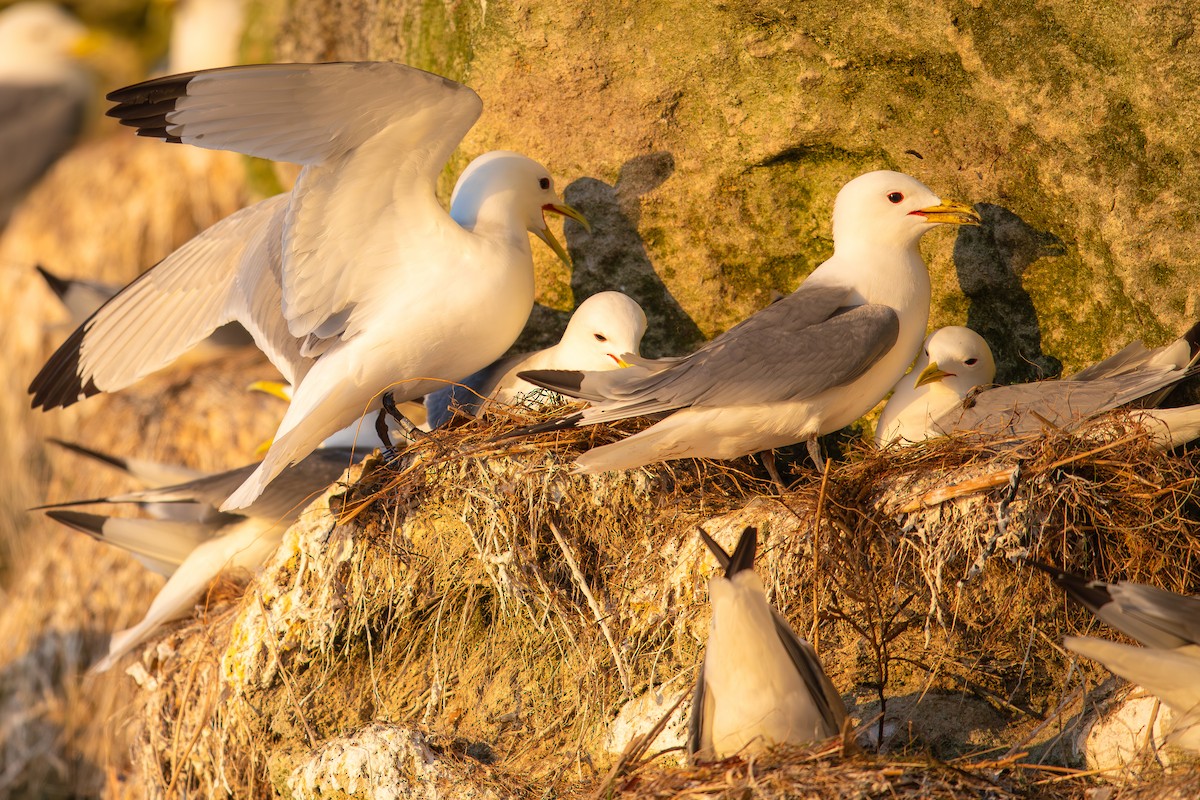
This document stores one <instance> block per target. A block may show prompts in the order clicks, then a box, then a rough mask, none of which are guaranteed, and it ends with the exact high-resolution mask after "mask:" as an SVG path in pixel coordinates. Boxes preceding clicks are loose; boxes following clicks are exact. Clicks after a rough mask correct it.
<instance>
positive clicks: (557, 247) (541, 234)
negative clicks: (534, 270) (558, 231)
mask: <svg viewBox="0 0 1200 800" xmlns="http://www.w3.org/2000/svg"><path fill="white" fill-rule="evenodd" d="M547 211H549V212H550V213H552V214H560V215H562V216H564V217H570V218H571V219H573V220H575V221H576V222H578V223H579V224H580V225H582V226H583V229H584V230H585V231H587V232H588V233H591V232H592V226H591V224H589V223H588V221H587V219H585V218H584V216H583V214H580V213H579V212H578V211H577V210H576V209H574V208H572V207H571V206H569V205H567V204H566V203H546V205H544V206H542V221H543V222H545V221H546V212H547ZM534 233H535V234H537V237H538V238H539V239H541V240H542V241H543V242H545V243H546V246H547V247H549V248H550V249H551V250H553V251H554V255H556V256H558V257H559V258H560V259H561V260H562V262H563V263H564V264H566V265H567V266H568V267H569V266H571V257H570V256H568V255H567V251H566V249H564V248H563V246H562V245H561V244H559V241H558V239H556V238H554V234H553V233H551V232H550V229H549V228H543V229H542V230H540V231H534Z"/></svg>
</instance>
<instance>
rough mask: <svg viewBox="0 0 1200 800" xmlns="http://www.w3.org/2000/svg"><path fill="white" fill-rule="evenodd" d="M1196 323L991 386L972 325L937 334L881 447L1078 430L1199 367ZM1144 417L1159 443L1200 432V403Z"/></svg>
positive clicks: (898, 402)
mask: <svg viewBox="0 0 1200 800" xmlns="http://www.w3.org/2000/svg"><path fill="white" fill-rule="evenodd" d="M1195 330H1196V329H1193V330H1192V331H1189V332H1188V334H1186V335H1185V336H1184V337H1181V338H1179V339H1177V340H1175V341H1174V342H1172V343H1171V344H1169V345H1167V346H1165V347H1161V348H1156V349H1155V350H1147V349H1146V348H1145V347H1143V346H1142V345H1141V343H1140V342H1135V343H1134V344H1132V345H1130V346H1129V347H1126V348H1125V349H1124V350H1122V351H1121V352H1119V353H1117V354H1116V355H1114V356H1111V357H1110V358H1108V359H1105V360H1104V361H1101V362H1100V363H1098V364H1095V365H1093V366H1091V367H1088V368H1087V369H1086V370H1083V371H1082V372H1081V373H1079V374H1078V375H1075V376H1074V377H1072V378H1070V379H1067V380H1045V381H1035V382H1033V383H1019V384H1015V385H1013V386H996V387H990V388H989V385H990V384H991V382H992V379H993V378H994V377H995V362H994V361H993V359H992V351H991V349H990V348H989V347H988V344H987V342H986V341H984V340H983V337H981V336H980V335H979V334H977V333H975V332H974V331H971V330H969V329H967V328H959V327H949V328H941V329H940V330H937V331H934V332H933V333H932V334H930V336H929V338H928V339H927V340H926V342H925V349H924V350H923V351H922V353H921V355H920V356H919V357H918V358H917V363H916V364H915V365H914V366H913V370H912V372H910V373H909V374H908V375H906V376H904V377H903V378H901V379H900V381H899V383H897V384H896V390H895V393H894V394H893V395H892V397H891V399H890V400H889V401H888V404H887V406H885V407H884V410H883V414H882V415H881V416H880V419H879V426H878V428H877V429H876V435H875V442H876V444H879V445H880V446H883V445H886V444H889V443H891V442H894V441H907V442H918V441H923V440H925V439H929V438H932V437H936V436H943V435H948V434H953V433H964V432H977V433H983V434H985V435H988V436H1006V435H1007V436H1022V435H1028V434H1034V433H1038V432H1041V431H1042V430H1044V429H1045V428H1046V427H1047V426H1051V427H1054V428H1061V429H1070V428H1072V427H1074V426H1077V425H1078V424H1080V423H1081V422H1083V421H1085V420H1088V419H1092V418H1094V417H1096V416H1098V415H1100V414H1103V413H1105V412H1107V411H1111V410H1112V409H1114V408H1118V407H1120V406H1123V405H1127V404H1129V403H1133V402H1135V401H1140V402H1142V403H1145V402H1147V401H1148V400H1150V399H1152V397H1151V396H1153V395H1155V394H1156V393H1159V392H1160V391H1162V390H1164V389H1169V388H1170V387H1171V386H1172V385H1174V384H1175V383H1176V382H1177V381H1179V380H1181V379H1183V378H1185V377H1187V376H1188V375H1189V374H1191V371H1192V366H1193V365H1192V358H1193V339H1194V332H1195ZM1136 418H1137V419H1138V420H1139V421H1140V422H1141V423H1142V424H1144V425H1145V426H1146V427H1147V428H1149V430H1150V434H1151V436H1152V437H1153V438H1154V442H1155V444H1156V446H1158V447H1160V448H1163V449H1170V448H1171V447H1175V446H1177V445H1180V444H1183V443H1184V442H1188V441H1191V440H1192V439H1194V438H1196V437H1197V436H1200V407H1198V406H1185V407H1182V408H1156V409H1140V410H1138V411H1137V412H1136Z"/></svg>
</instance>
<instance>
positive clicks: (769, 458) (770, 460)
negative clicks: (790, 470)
mask: <svg viewBox="0 0 1200 800" xmlns="http://www.w3.org/2000/svg"><path fill="white" fill-rule="evenodd" d="M758 458H759V460H761V461H762V465H763V466H764V467H766V468H767V474H768V475H770V476H771V480H772V481H774V482H775V486H776V488H778V489H779V493H780V494H783V493H784V492H786V491H787V484H785V483H784V482H783V478H782V477H780V475H779V467H778V466H777V465H776V464H775V451H774V450H763V451H762V452H760V453H759V454H758Z"/></svg>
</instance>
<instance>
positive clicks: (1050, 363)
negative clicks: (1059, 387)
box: [954, 203, 1066, 384]
mask: <svg viewBox="0 0 1200 800" xmlns="http://www.w3.org/2000/svg"><path fill="white" fill-rule="evenodd" d="M975 210H976V211H978V212H979V215H980V216H981V217H982V218H983V224H982V225H981V226H979V227H971V228H963V229H961V230H960V231H959V232H958V238H957V239H956V240H955V242H954V265H955V269H956V270H957V271H958V284H959V286H960V287H961V288H962V292H963V294H965V295H966V296H967V298H968V300H970V308H969V310H968V311H967V327H968V328H970V329H971V330H973V331H975V332H976V333H978V334H979V335H981V336H982V337H983V338H984V339H986V340H987V342H988V344H989V345H990V346H991V348H992V353H993V355H995V357H996V382H997V383H999V384H1008V383H1019V382H1024V381H1032V380H1040V379H1042V378H1051V377H1055V376H1057V375H1059V374H1060V373H1061V372H1062V362H1061V361H1059V360H1058V359H1057V358H1055V357H1054V356H1050V355H1046V354H1045V353H1043V352H1042V333H1041V329H1040V327H1039V326H1038V318H1037V310H1036V309H1035V308H1034V306H1033V300H1031V299H1030V297H1029V293H1028V292H1027V291H1025V287H1023V286H1022V285H1021V276H1022V275H1023V274H1024V273H1025V271H1026V270H1027V269H1029V267H1030V265H1032V264H1033V263H1034V262H1036V261H1038V260H1039V259H1042V258H1048V257H1053V256H1061V255H1065V253H1066V246H1065V245H1064V244H1063V242H1062V240H1061V239H1059V238H1058V237H1057V236H1055V235H1054V234H1052V233H1049V232H1048V231H1040V230H1038V229H1037V228H1034V227H1033V226H1032V225H1030V224H1028V223H1027V222H1025V221H1024V220H1023V219H1021V218H1020V217H1019V216H1017V215H1016V214H1014V213H1013V212H1011V211H1009V210H1008V209H1006V208H1003V207H1001V206H997V205H992V204H990V203H979V204H978V205H976V206H975Z"/></svg>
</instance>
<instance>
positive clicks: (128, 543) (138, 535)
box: [35, 447, 354, 671]
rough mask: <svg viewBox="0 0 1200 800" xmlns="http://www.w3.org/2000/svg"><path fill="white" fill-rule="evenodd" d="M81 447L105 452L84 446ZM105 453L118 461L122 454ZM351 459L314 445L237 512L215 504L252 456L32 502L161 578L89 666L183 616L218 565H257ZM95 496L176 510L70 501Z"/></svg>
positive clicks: (102, 665) (103, 665)
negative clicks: (135, 514) (134, 512)
mask: <svg viewBox="0 0 1200 800" xmlns="http://www.w3.org/2000/svg"><path fill="white" fill-rule="evenodd" d="M73 449H74V447H73ZM80 449H82V448H80ZM84 454H85V455H93V457H101V458H111V457H106V456H104V455H103V454H94V453H92V452H91V451H86V450H84ZM111 460H112V461H115V462H117V463H118V464H119V463H120V461H121V460H120V459H111ZM353 461H354V457H353V455H352V454H351V453H350V451H348V450H343V449H337V448H331V449H324V450H316V451H314V452H313V453H312V454H311V455H309V456H308V457H307V458H305V459H303V460H302V461H300V462H299V463H297V464H295V465H294V466H292V467H290V468H288V469H287V470H285V471H284V472H283V473H282V474H281V475H280V476H279V478H278V480H275V481H273V482H272V483H271V485H270V486H268V487H267V489H266V491H264V492H263V493H262V495H260V496H259V497H258V499H257V500H255V502H254V503H252V504H251V505H250V506H248V507H247V508H245V509H243V510H242V511H241V512H240V513H237V514H229V513H223V512H220V511H218V510H217V506H218V505H220V504H221V503H222V502H223V501H224V499H225V498H226V497H227V496H228V495H229V493H230V492H231V491H233V490H234V489H235V488H237V486H238V485H240V484H241V483H242V481H244V480H245V479H246V477H247V476H248V475H250V473H251V472H253V471H254V469H255V467H256V466H257V465H255V464H250V465H248V466H245V467H241V468H239V469H234V470H229V471H227V472H219V473H215V474H212V475H207V476H204V477H202V478H198V479H196V480H191V481H187V482H184V483H179V484H176V485H173V486H164V487H160V488H153V489H145V490H142V491H135V492H128V493H126V494H119V495H112V496H110V497H101V498H96V499H91V500H75V501H71V502H66V503H54V504H50V505H47V506H41V507H39V509H35V510H46V514H47V516H49V517H50V518H51V519H54V520H55V521H57V522H60V523H62V524H63V525H66V526H68V527H70V528H73V529H75V530H77V531H80V532H82V533H85V534H87V535H88V536H91V537H92V538H93V539H95V540H97V541H100V542H104V543H106V544H110V545H113V546H114V547H119V548H121V549H123V550H126V551H128V552H129V553H130V554H131V555H133V556H134V557H135V558H136V559H137V560H138V561H140V562H142V564H143V565H145V566H146V568H147V569H149V570H150V571H152V572H156V573H158V574H159V575H163V576H165V577H166V578H167V582H166V583H165V584H163V587H162V589H160V590H159V592H158V594H157V595H156V596H155V598H154V600H153V601H152V602H151V604H150V608H149V609H148V610H147V611H146V615H145V617H143V618H142V620H141V621H140V622H138V623H137V624H136V625H134V626H133V627H131V628H127V629H125V630H122V631H117V632H116V633H114V634H113V636H112V640H111V642H110V643H109V651H108V655H107V656H105V657H104V659H102V660H101V661H100V662H98V663H97V664H96V666H95V669H96V670H97V671H104V670H107V669H109V668H110V667H112V666H113V664H115V663H116V662H117V661H118V660H119V659H120V658H121V657H122V656H124V655H125V654H126V653H128V652H130V651H131V650H132V649H133V648H135V647H137V646H138V645H140V644H142V643H143V642H145V641H146V640H147V639H149V638H150V637H151V636H153V635H154V633H155V632H156V631H157V630H158V629H159V628H160V627H161V626H162V625H164V624H166V623H168V622H171V621H172V620H176V619H180V618H181V617H184V616H186V615H187V614H188V612H189V611H190V610H191V608H192V607H193V606H194V605H195V603H196V601H197V600H199V599H200V598H201V597H202V596H203V595H204V592H205V590H206V589H207V587H208V585H209V584H210V583H211V582H212V580H213V579H214V578H216V577H217V575H218V574H220V573H221V572H222V571H223V570H226V569H239V568H240V569H246V570H255V569H258V568H259V567H260V566H262V565H263V563H264V562H266V560H267V559H268V558H270V557H271V555H272V554H274V552H275V551H276V550H278V549H279V545H280V543H281V542H282V540H283V534H284V532H285V531H286V530H287V529H288V528H289V527H290V526H291V525H292V523H294V522H295V521H296V520H297V519H299V518H300V513H301V512H302V511H303V510H304V508H305V506H307V505H308V503H309V501H311V500H312V499H313V498H314V497H316V496H317V495H319V494H320V493H321V492H323V491H324V490H325V489H326V488H327V487H328V486H329V485H330V484H331V483H333V482H334V481H336V480H337V479H338V477H340V476H341V474H342V473H343V472H345V470H346V468H347V467H348V466H349V465H350V464H352V463H353ZM97 503H108V504H113V503H136V504H137V505H139V506H142V507H143V508H145V509H147V510H149V511H152V512H153V511H161V509H169V508H171V507H172V506H174V507H177V508H178V509H179V511H168V512H167V514H169V516H167V517H166V518H162V517H160V518H156V519H136V518H125V517H107V516H103V515H99V514H86V513H82V512H78V511H73V510H70V509H69V508H68V507H70V506H80V505H91V504H97Z"/></svg>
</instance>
